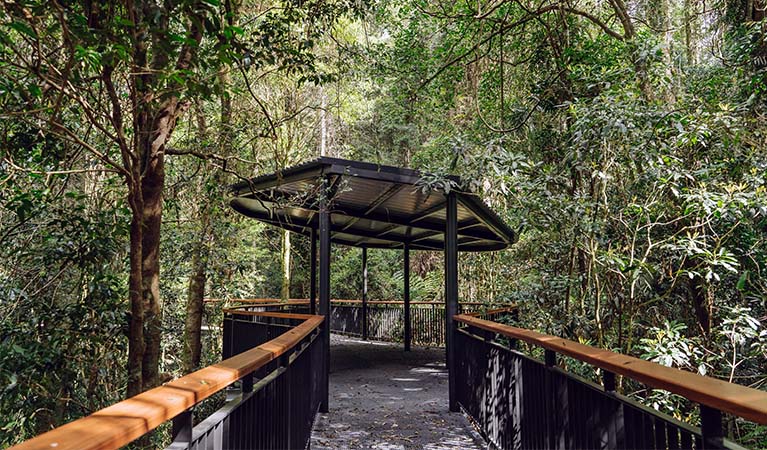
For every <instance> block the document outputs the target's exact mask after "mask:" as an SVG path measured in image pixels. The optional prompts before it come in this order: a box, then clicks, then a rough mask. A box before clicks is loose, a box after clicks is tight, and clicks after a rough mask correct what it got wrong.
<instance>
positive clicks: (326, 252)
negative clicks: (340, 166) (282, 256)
mask: <svg viewBox="0 0 767 450" xmlns="http://www.w3.org/2000/svg"><path fill="white" fill-rule="evenodd" d="M323 181H324V183H325V184H324V186H323V192H321V193H320V213H319V215H320V267H319V269H320V292H319V298H320V308H319V310H320V314H322V315H323V316H325V327H324V328H325V330H324V331H323V336H322V340H323V341H324V342H323V345H324V348H323V353H324V355H323V358H322V371H323V375H324V380H323V386H322V397H321V398H322V401H321V403H320V412H328V394H329V391H330V208H329V205H328V203H329V201H330V199H328V198H327V195H328V192H327V188H328V184H327V183H328V179H327V178H325V179H324V180H323Z"/></svg>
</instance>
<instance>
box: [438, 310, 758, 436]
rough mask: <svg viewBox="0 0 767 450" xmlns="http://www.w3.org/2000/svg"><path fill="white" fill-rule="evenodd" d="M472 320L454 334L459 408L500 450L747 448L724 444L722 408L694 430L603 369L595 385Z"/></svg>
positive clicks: (704, 414) (706, 412) (463, 320)
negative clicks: (622, 389)
mask: <svg viewBox="0 0 767 450" xmlns="http://www.w3.org/2000/svg"><path fill="white" fill-rule="evenodd" d="M472 319H474V318H469V317H467V316H458V317H456V321H457V322H458V323H459V325H460V326H459V327H456V328H455V329H454V330H453V333H454V336H455V349H456V350H455V351H456V364H457V367H456V371H455V374H456V396H457V401H458V403H459V404H460V405H461V407H462V408H463V409H464V411H465V412H466V413H467V414H468V415H469V416H470V417H471V419H472V420H473V421H474V422H475V423H476V425H477V427H478V428H479V429H480V430H481V432H482V433H483V434H484V436H485V438H486V439H487V440H488V441H489V442H490V443H491V444H492V445H494V446H496V447H498V448H501V449H708V448H731V449H737V448H742V447H740V446H738V445H737V444H736V443H734V442H731V441H729V440H727V439H725V438H724V437H723V433H722V423H721V412H720V411H719V410H717V409H714V408H711V407H708V406H705V405H701V418H702V424H703V427H702V429H700V428H695V427H692V426H690V425H688V424H685V423H682V422H680V421H678V420H675V419H674V418H672V417H669V416H667V415H665V414H662V413H660V412H658V411H656V410H654V409H651V408H647V407H645V406H643V405H641V404H639V403H637V402H635V401H633V400H631V399H629V398H627V397H626V396H624V395H621V394H619V393H617V392H616V390H615V389H616V382H615V374H614V373H613V372H610V371H605V370H603V371H602V374H603V385H601V386H600V385H597V384H595V383H592V382H590V381H588V380H585V379H583V378H581V377H579V376H576V375H574V374H572V373H569V372H567V371H565V370H562V369H560V368H559V367H557V353H555V352H554V351H553V350H550V349H546V350H545V360H544V361H540V360H537V359H534V358H531V357H529V356H527V355H525V354H523V353H521V352H520V351H517V350H515V346H516V340H515V339H513V338H511V339H510V338H509V335H508V334H505V333H501V332H498V330H494V329H493V327H492V326H483V327H479V326H476V325H475V324H474V323H471V322H472ZM467 322H469V323H467ZM481 322H485V324H494V322H490V321H481ZM502 327H503V326H500V327H498V329H500V328H502ZM508 328H511V327H508ZM516 330H518V331H520V332H521V333H528V332H527V330H520V329H516ZM539 336H544V338H537V339H540V340H541V342H546V341H547V340H548V338H551V339H552V340H553V339H555V338H553V337H551V336H548V337H545V335H539ZM525 341H526V342H528V343H532V344H534V342H533V340H532V339H531V340H528V339H525ZM561 341H562V342H565V343H567V342H570V341H564V340H561ZM570 344H575V345H577V344H576V343H573V342H570ZM538 345H541V344H540V343H539V344H538ZM584 347H585V346H584ZM593 350H596V351H597V352H599V350H598V349H593ZM594 353H596V352H594ZM613 355H616V356H620V357H622V358H626V357H624V356H623V355H617V354H613ZM568 356H570V357H573V355H572V354H570V355H568ZM632 359H633V358H632ZM690 375H692V374H690ZM701 378H702V377H701ZM709 380H710V379H709ZM730 386H732V385H730ZM744 389H745V388H744ZM712 395H716V393H712Z"/></svg>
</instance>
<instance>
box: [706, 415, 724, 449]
mask: <svg viewBox="0 0 767 450" xmlns="http://www.w3.org/2000/svg"><path fill="white" fill-rule="evenodd" d="M700 434H701V435H702V437H703V448H704V449H709V448H717V449H719V448H724V432H723V431H722V412H721V411H719V410H718V409H715V408H711V407H709V406H706V405H700Z"/></svg>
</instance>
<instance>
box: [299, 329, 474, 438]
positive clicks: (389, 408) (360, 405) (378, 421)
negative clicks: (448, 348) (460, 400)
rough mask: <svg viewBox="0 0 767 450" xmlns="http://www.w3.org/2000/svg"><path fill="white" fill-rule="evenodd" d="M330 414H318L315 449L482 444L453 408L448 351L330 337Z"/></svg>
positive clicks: (469, 425) (464, 418) (463, 418)
mask: <svg viewBox="0 0 767 450" xmlns="http://www.w3.org/2000/svg"><path fill="white" fill-rule="evenodd" d="M330 360H331V368H330V412H329V413H327V414H319V415H318V417H317V421H316V422H315V425H314V431H313V433H312V440H311V448H313V449H368V448H369V449H430V450H432V449H481V448H484V447H485V446H486V444H485V442H484V440H483V439H482V437H481V436H480V435H479V434H478V433H477V432H476V431H475V430H474V428H473V427H472V425H471V424H470V423H469V421H468V419H467V418H466V417H465V416H464V415H463V414H461V413H450V412H449V411H448V394H447V369H446V367H445V350H444V349H440V348H418V347H414V348H413V351H411V352H409V353H405V352H404V351H403V350H402V344H387V343H380V342H364V341H360V340H355V339H347V338H344V337H341V336H337V335H333V336H332V337H331V350H330Z"/></svg>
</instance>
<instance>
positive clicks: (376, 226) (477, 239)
mask: <svg viewBox="0 0 767 450" xmlns="http://www.w3.org/2000/svg"><path fill="white" fill-rule="evenodd" d="M429 179H435V177H433V176H425V174H422V173H420V172H418V171H416V170H412V169H405V168H401V167H392V166H382V165H378V164H371V163H366V162H361V161H352V160H346V159H339V158H328V157H322V158H318V159H315V160H312V161H309V162H306V163H303V164H299V165H296V166H292V167H289V168H286V169H284V170H281V171H278V172H275V173H272V174H268V175H263V176H259V177H255V178H253V179H251V180H248V181H245V182H242V183H238V184H235V185H233V186H231V189H232V191H233V194H234V197H233V198H232V199H231V200H230V205H231V206H232V208H234V209H235V210H236V211H238V212H239V213H241V214H244V215H246V216H248V217H252V218H254V219H257V220H260V221H262V222H265V223H269V224H272V225H276V226H278V227H281V228H284V229H286V230H290V231H293V232H297V233H301V234H303V235H306V236H309V235H310V234H311V231H312V229H316V228H317V227H318V217H319V215H318V214H317V213H318V212H319V203H320V194H321V193H322V192H323V189H322V183H323V182H324V183H326V184H327V190H326V191H325V192H327V198H328V199H329V212H330V217H331V241H332V242H335V243H339V244H343V245H350V246H355V247H371V248H402V247H404V244H406V243H407V244H409V248H411V249H414V250H443V249H444V247H445V239H444V233H445V227H446V221H445V217H446V213H445V208H446V203H447V201H446V193H445V190H444V189H427V184H426V182H425V181H424V180H429ZM449 180H450V181H452V183H451V185H454V186H460V179H458V177H452V176H451V177H449ZM451 192H452V193H454V194H455V195H456V198H457V204H458V214H457V215H458V250H460V251H492V250H501V249H504V248H506V247H508V246H509V245H510V244H512V243H513V242H514V241H515V239H516V235H515V233H514V231H512V230H511V229H510V228H509V227H508V226H507V225H506V224H505V223H504V222H503V220H501V218H500V217H498V215H496V214H495V213H494V212H493V211H492V210H491V209H490V208H489V207H488V206H487V205H486V204H485V203H484V202H483V201H482V200H481V199H480V198H479V197H477V196H476V195H475V194H472V193H469V192H461V191H460V190H452V191H451Z"/></svg>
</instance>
